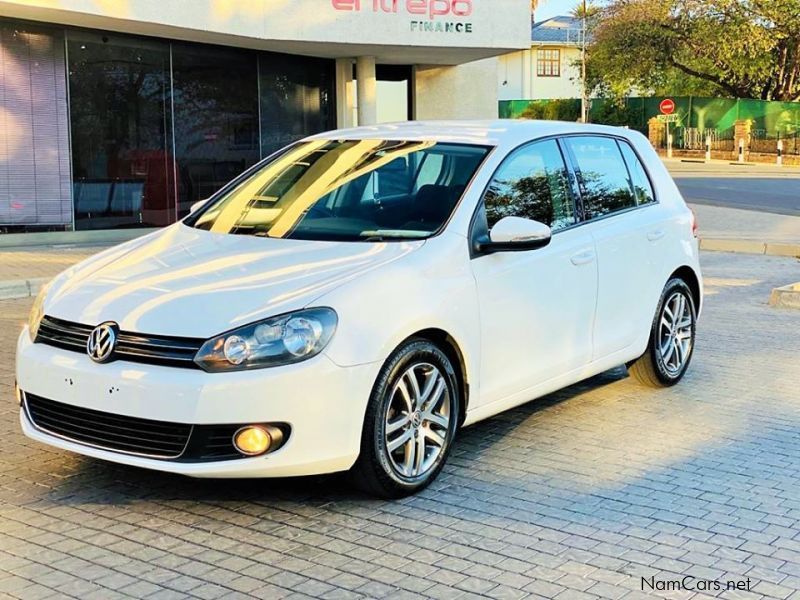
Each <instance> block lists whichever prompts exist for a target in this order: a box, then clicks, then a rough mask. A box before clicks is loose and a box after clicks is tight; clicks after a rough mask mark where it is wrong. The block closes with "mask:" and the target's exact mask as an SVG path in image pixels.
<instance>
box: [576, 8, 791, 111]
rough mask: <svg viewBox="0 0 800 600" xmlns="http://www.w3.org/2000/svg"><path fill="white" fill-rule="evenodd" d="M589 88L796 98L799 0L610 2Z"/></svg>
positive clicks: (595, 38)
mask: <svg viewBox="0 0 800 600" xmlns="http://www.w3.org/2000/svg"><path fill="white" fill-rule="evenodd" d="M591 37H592V40H591V43H590V45H589V50H588V52H589V59H588V68H589V75H588V77H589V84H590V87H592V88H594V89H596V90H599V91H600V92H601V93H602V92H606V93H610V95H616V96H621V95H625V94H628V93H630V91H631V90H632V89H638V90H649V91H653V92H657V93H658V92H660V91H663V92H664V93H672V94H676V93H695V94H708V95H715V96H731V97H738V98H760V99H763V100H786V101H800V0H611V2H610V3H609V4H608V5H607V6H606V7H605V8H604V9H603V12H602V15H601V18H600V19H598V20H597V22H596V24H595V26H594V27H593V30H592V36H591Z"/></svg>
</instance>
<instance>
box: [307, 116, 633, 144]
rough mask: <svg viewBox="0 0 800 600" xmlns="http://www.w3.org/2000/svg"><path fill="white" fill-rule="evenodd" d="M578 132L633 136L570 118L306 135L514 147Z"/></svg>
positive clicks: (431, 124) (403, 126)
mask: <svg viewBox="0 0 800 600" xmlns="http://www.w3.org/2000/svg"><path fill="white" fill-rule="evenodd" d="M575 133H587V134H591V133H593V134H605V135H618V136H622V137H627V138H630V137H631V134H632V133H633V132H632V131H631V130H629V129H625V128H622V127H610V126H607V125H590V124H583V123H571V122H567V121H534V120H523V119H494V120H484V121H404V122H399V123H385V124H382V125H371V126H365V127H354V128H351V129H336V130H334V131H326V132H324V133H320V134H317V135H314V136H311V137H309V138H307V139H312V140H314V139H315V140H319V139H330V140H338V139H387V140H411V141H417V140H420V141H428V140H431V141H436V142H449V143H460V144H480V145H487V146H512V147H513V146H518V145H519V144H523V143H525V142H526V141H529V140H532V139H536V138H541V137H547V136H551V135H566V134H575Z"/></svg>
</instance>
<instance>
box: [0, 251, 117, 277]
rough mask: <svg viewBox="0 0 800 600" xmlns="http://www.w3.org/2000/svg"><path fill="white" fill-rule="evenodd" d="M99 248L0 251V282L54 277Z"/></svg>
mask: <svg viewBox="0 0 800 600" xmlns="http://www.w3.org/2000/svg"><path fill="white" fill-rule="evenodd" d="M102 249H103V247H101V246H96V247H94V246H90V247H76V248H59V247H53V246H47V247H44V248H34V249H30V250H4V251H0V281H9V280H13V279H34V278H38V277H54V276H55V275H58V274H59V273H60V272H61V271H63V270H64V269H66V268H67V267H69V266H71V265H74V264H75V263H76V262H78V261H80V260H83V259H84V258H86V257H87V256H91V255H92V254H94V253H95V252H99V251H100V250H102Z"/></svg>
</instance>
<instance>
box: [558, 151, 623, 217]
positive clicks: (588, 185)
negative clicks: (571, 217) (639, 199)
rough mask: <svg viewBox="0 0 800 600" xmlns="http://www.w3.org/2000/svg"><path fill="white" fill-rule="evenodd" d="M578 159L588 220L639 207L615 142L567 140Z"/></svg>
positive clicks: (577, 165) (576, 159)
mask: <svg viewBox="0 0 800 600" xmlns="http://www.w3.org/2000/svg"><path fill="white" fill-rule="evenodd" d="M565 141H566V144H567V146H568V147H569V148H570V150H571V152H572V155H573V156H574V157H575V162H576V168H577V171H578V181H579V183H580V187H581V198H582V199H583V207H584V211H585V212H586V218H587V219H594V218H597V217H601V216H603V215H607V214H610V213H613V212H616V211H620V210H625V209H627V208H631V207H632V206H636V200H635V199H634V196H633V192H632V189H631V182H630V180H629V179H628V169H627V167H626V166H625V162H624V161H623V160H622V155H621V154H620V150H619V147H618V146H617V142H616V141H615V140H614V139H612V138H604V137H595V136H579V137H568V138H565Z"/></svg>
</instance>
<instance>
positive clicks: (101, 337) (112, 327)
mask: <svg viewBox="0 0 800 600" xmlns="http://www.w3.org/2000/svg"><path fill="white" fill-rule="evenodd" d="M118 334H119V326H118V325H117V324H116V323H112V322H109V323H101V324H100V325H98V326H97V327H95V328H94V329H93V330H92V333H90V334H89V339H88V340H86V353H87V354H88V355H89V358H91V359H92V360H93V361H94V362H99V363H103V362H106V361H108V359H110V358H111V355H112V354H114V348H115V347H116V345H117V335H118Z"/></svg>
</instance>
